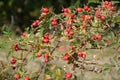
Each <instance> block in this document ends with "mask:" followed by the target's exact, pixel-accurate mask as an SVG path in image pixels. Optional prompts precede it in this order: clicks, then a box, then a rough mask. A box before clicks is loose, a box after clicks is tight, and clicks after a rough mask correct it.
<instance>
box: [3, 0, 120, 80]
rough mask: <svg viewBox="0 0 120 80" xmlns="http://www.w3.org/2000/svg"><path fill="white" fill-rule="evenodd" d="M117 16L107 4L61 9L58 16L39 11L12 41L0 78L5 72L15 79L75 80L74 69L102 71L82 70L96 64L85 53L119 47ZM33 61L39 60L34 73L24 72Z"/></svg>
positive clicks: (113, 9)
mask: <svg viewBox="0 0 120 80" xmlns="http://www.w3.org/2000/svg"><path fill="white" fill-rule="evenodd" d="M118 15H119V13H118V12H117V11H116V9H115V6H114V5H113V3H112V2H109V1H105V2H103V3H102V4H101V5H99V6H98V7H97V8H93V7H89V6H87V5H85V6H84V7H83V8H80V7H79V8H76V9H70V8H63V9H62V13H61V14H55V13H54V12H52V9H49V8H42V10H41V14H40V16H39V19H37V20H35V21H34V22H33V23H32V24H31V27H30V28H27V29H26V31H25V32H24V33H23V34H22V36H21V37H20V38H19V39H17V40H15V41H14V44H13V46H12V47H11V49H10V52H9V54H8V57H7V59H8V61H9V62H8V64H7V67H5V70H4V69H2V71H3V73H2V74H3V75H2V76H1V78H2V79H5V78H6V77H5V76H4V75H5V72H6V71H7V70H9V71H10V73H6V74H9V75H10V76H12V77H11V79H16V80H63V79H65V80H68V79H71V80H77V79H78V78H77V77H78V76H79V75H77V74H78V73H79V72H77V71H76V70H77V69H80V70H83V71H84V70H88V71H93V72H97V73H100V72H102V71H103V70H106V68H105V67H103V68H102V69H100V70H97V71H96V70H95V71H94V70H93V69H91V68H90V69H88V68H87V67H86V65H88V66H89V65H91V64H94V65H97V66H98V65H99V63H92V60H90V59H89V56H88V54H89V53H87V50H88V49H99V50H102V49H104V48H106V47H109V46H110V45H112V44H119V42H120V40H119V39H120V38H119V35H118V34H119V32H120V30H119V24H118V22H117V19H118ZM36 58H37V59H39V61H40V66H39V67H38V71H36V72H34V69H33V70H32V72H29V71H27V69H26V66H27V65H28V64H29V62H30V61H31V60H33V61H35V59H36ZM93 58H96V56H94V57H93ZM60 62H61V63H60ZM59 63H60V64H61V65H59ZM66 64H67V66H64V65H66ZM67 67H68V68H69V70H67ZM36 68H37V67H36ZM7 78H8V77H7Z"/></svg>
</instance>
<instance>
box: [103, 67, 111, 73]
mask: <svg viewBox="0 0 120 80" xmlns="http://www.w3.org/2000/svg"><path fill="white" fill-rule="evenodd" d="M110 71H111V69H110V68H105V69H104V70H103V72H105V73H109V72H110Z"/></svg>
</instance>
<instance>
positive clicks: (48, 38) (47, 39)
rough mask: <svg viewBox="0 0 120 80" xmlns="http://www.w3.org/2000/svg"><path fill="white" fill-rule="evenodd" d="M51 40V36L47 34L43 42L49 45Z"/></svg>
mask: <svg viewBox="0 0 120 80" xmlns="http://www.w3.org/2000/svg"><path fill="white" fill-rule="evenodd" d="M49 40H50V37H49V34H45V35H44V36H43V42H44V43H49Z"/></svg>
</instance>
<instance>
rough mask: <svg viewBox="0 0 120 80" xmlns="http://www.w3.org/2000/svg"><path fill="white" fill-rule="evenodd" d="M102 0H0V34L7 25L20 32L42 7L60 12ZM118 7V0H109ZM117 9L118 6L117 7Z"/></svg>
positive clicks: (36, 15)
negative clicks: (66, 8) (64, 8)
mask: <svg viewBox="0 0 120 80" xmlns="http://www.w3.org/2000/svg"><path fill="white" fill-rule="evenodd" d="M101 1H102V0H0V34H1V33H2V31H3V30H4V29H5V27H6V26H9V27H8V28H10V29H11V30H12V31H13V32H15V33H18V34H20V33H21V32H23V31H24V30H25V27H28V26H30V25H31V23H32V22H33V21H34V20H35V19H37V18H38V16H39V15H40V10H41V8H42V7H49V8H52V9H53V10H54V11H55V13H60V12H61V9H62V8H63V7H82V6H84V5H85V4H87V5H89V6H93V7H95V6H97V5H99V4H100V2H101ZM111 1H113V3H114V4H115V6H117V7H119V5H120V0H111ZM118 9H119V8H118Z"/></svg>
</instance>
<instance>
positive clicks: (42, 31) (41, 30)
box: [40, 28, 45, 37]
mask: <svg viewBox="0 0 120 80" xmlns="http://www.w3.org/2000/svg"><path fill="white" fill-rule="evenodd" d="M44 30H45V29H44V28H41V29H40V37H42V36H43V33H44Z"/></svg>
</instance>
